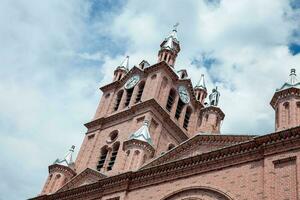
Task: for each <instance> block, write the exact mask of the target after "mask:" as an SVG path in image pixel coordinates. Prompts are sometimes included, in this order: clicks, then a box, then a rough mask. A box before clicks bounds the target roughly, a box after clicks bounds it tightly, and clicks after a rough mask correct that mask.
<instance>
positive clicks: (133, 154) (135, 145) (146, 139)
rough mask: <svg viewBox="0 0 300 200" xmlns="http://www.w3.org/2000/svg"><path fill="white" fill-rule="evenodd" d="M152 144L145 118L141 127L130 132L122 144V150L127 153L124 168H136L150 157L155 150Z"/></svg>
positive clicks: (147, 122)
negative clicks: (127, 138)
mask: <svg viewBox="0 0 300 200" xmlns="http://www.w3.org/2000/svg"><path fill="white" fill-rule="evenodd" d="M152 145H153V144H152V139H151V136H150V133H149V121H148V120H145V121H144V123H143V125H142V127H141V128H139V129H138V130H137V131H136V132H134V133H132V134H131V136H130V137H129V140H127V141H125V142H124V144H123V150H124V151H125V152H126V155H127V158H126V161H125V162H126V163H125V170H126V171H127V170H137V169H138V168H140V167H141V166H142V165H143V164H144V163H145V162H146V161H147V160H149V159H150V158H152V157H153V155H154V151H155V150H154V148H153V146H152Z"/></svg>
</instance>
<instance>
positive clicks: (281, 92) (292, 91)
mask: <svg viewBox="0 0 300 200" xmlns="http://www.w3.org/2000/svg"><path fill="white" fill-rule="evenodd" d="M293 95H296V96H300V89H299V88H295V87H291V88H288V89H285V90H279V91H276V92H275V94H274V95H273V97H272V99H271V102H270V104H271V106H272V108H274V109H275V107H276V105H277V103H278V101H279V99H281V98H285V97H289V96H293Z"/></svg>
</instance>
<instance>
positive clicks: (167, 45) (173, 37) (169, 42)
mask: <svg viewBox="0 0 300 200" xmlns="http://www.w3.org/2000/svg"><path fill="white" fill-rule="evenodd" d="M178 26H179V23H176V24H175V25H174V26H173V30H172V32H171V33H170V35H169V36H168V37H167V38H165V40H164V42H163V45H162V49H169V50H173V49H174V45H173V42H176V43H177V44H178V43H179V41H178V38H177V27H178Z"/></svg>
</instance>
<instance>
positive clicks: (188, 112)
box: [183, 106, 193, 130]
mask: <svg viewBox="0 0 300 200" xmlns="http://www.w3.org/2000/svg"><path fill="white" fill-rule="evenodd" d="M192 112H193V111H192V108H191V107H190V106H188V107H187V108H186V111H185V116H184V121H183V128H184V129H186V130H187V129H188V126H189V122H190V118H191V115H192Z"/></svg>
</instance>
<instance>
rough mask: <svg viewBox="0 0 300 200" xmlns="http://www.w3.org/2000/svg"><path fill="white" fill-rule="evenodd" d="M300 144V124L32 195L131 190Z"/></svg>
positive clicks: (66, 196) (65, 195) (72, 196)
mask: <svg viewBox="0 0 300 200" xmlns="http://www.w3.org/2000/svg"><path fill="white" fill-rule="evenodd" d="M278 147H280V149H278ZM299 148H300V127H296V128H292V129H288V130H284V131H281V132H275V133H271V134H268V135H263V136H258V137H255V138H254V139H253V140H250V141H247V142H243V143H240V144H236V145H233V146H229V147H225V148H222V149H218V150H215V151H211V152H207V153H203V154H200V155H196V156H193V157H188V158H185V159H182V160H178V161H174V162H170V163H165V164H163V165H158V166H154V167H150V168H146V169H142V170H139V171H135V172H127V173H123V174H120V175H116V176H112V177H108V178H105V179H102V180H99V181H98V182H97V183H93V184H90V185H85V186H81V187H78V188H75V189H71V190H68V191H65V192H58V193H55V194H52V195H47V196H40V197H36V198H33V199H75V197H76V196H77V197H84V195H92V194H94V193H96V192H98V195H99V194H101V195H102V194H105V193H106V194H109V193H114V192H118V191H119V192H121V191H125V190H127V191H128V190H133V189H136V188H140V187H145V186H147V185H152V184H158V183H161V182H165V181H169V180H174V179H179V178H184V177H187V176H191V175H195V174H199V173H204V172H207V171H213V170H218V169H222V168H225V167H230V166H233V165H237V164H242V163H247V162H252V161H259V160H262V159H263V158H264V157H266V156H268V155H270V154H277V153H278V152H282V151H289V150H295V149H297V150H299ZM270 149H272V151H270Z"/></svg>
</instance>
